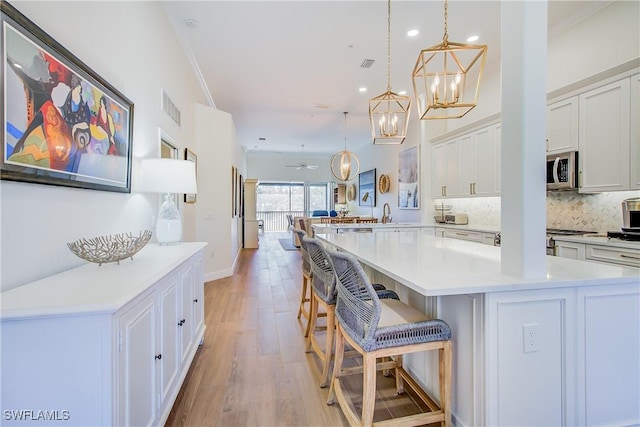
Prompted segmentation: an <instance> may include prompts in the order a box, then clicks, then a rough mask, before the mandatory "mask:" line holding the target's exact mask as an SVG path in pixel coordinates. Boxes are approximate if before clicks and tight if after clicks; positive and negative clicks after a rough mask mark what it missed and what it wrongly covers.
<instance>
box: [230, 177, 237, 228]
mask: <svg viewBox="0 0 640 427" xmlns="http://www.w3.org/2000/svg"><path fill="white" fill-rule="evenodd" d="M237 180H238V169H236V167H235V166H231V218H235V217H236V215H237V214H238V208H237V205H236V201H237V200H238V196H237V193H236V192H237V191H238V187H237V184H236V183H237Z"/></svg>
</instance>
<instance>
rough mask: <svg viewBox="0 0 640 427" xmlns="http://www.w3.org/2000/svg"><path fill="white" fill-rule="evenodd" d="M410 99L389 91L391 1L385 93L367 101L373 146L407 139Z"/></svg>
mask: <svg viewBox="0 0 640 427" xmlns="http://www.w3.org/2000/svg"><path fill="white" fill-rule="evenodd" d="M410 112H411V98H410V97H408V96H401V95H398V94H396V93H393V92H392V91H391V0H388V1H387V91H386V92H385V93H383V94H382V95H378V96H376V97H375V98H372V99H371V100H370V101H369V121H370V123H371V138H373V143H374V144H380V145H382V144H402V143H403V142H404V140H405V138H406V137H407V127H408V125H409V114H410Z"/></svg>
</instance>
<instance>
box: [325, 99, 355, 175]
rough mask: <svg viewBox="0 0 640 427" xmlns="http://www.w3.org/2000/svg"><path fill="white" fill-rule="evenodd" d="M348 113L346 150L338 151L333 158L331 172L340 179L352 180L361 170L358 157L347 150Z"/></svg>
mask: <svg viewBox="0 0 640 427" xmlns="http://www.w3.org/2000/svg"><path fill="white" fill-rule="evenodd" d="M347 114H349V113H348V112H346V111H345V112H344V150H342V151H340V152H338V153H336V154H334V155H333V157H332V158H331V173H332V174H333V176H335V177H336V179H337V180H338V181H351V180H352V179H354V178H355V177H356V176H358V173H359V172H360V161H359V160H358V157H357V156H356V155H355V154H354V153H352V152H351V151H348V150H347Z"/></svg>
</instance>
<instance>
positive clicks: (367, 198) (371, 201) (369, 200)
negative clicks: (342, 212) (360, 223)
mask: <svg viewBox="0 0 640 427" xmlns="http://www.w3.org/2000/svg"><path fill="white" fill-rule="evenodd" d="M358 205H360V206H373V207H375V206H376V169H375V168H374V169H371V170H368V171H366V172H362V173H360V174H358Z"/></svg>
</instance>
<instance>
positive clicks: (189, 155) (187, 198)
mask: <svg viewBox="0 0 640 427" xmlns="http://www.w3.org/2000/svg"><path fill="white" fill-rule="evenodd" d="M184 159H185V160H189V161H190V162H193V163H195V164H196V177H197V176H198V156H196V153H194V152H193V151H191V150H189V149H188V148H185V149H184ZM184 202H185V203H195V202H196V195H195V194H185V195H184Z"/></svg>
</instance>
